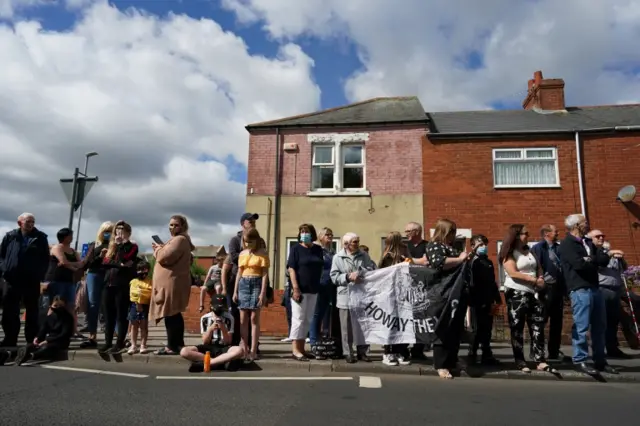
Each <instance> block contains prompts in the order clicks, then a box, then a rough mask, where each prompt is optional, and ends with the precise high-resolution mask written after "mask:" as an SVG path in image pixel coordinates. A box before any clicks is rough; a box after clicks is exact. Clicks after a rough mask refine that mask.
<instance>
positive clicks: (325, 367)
mask: <svg viewBox="0 0 640 426" xmlns="http://www.w3.org/2000/svg"><path fill="white" fill-rule="evenodd" d="M81 323H82V321H81ZM21 336H22V333H21ZM2 337H3V333H2V331H0V339H1V338H2ZM21 338H22V337H21ZM102 340H103V335H102V334H99V335H98V341H102ZM165 340H166V332H165V329H164V325H163V324H162V323H161V324H159V325H158V326H150V327H149V341H148V346H149V348H150V349H153V350H155V349H159V348H161V347H163V346H164V343H165ZM80 342H81V340H73V341H72V343H71V347H70V348H69V351H68V355H67V361H71V362H84V361H90V362H99V363H101V364H104V363H111V364H119V363H125V364H129V363H133V364H137V365H144V364H158V365H165V366H171V365H176V364H177V365H179V366H180V368H181V369H183V371H186V369H187V366H188V362H187V361H185V360H183V359H182V358H180V357H178V356H166V355H165V356H158V355H154V354H147V355H141V354H135V355H127V354H123V355H117V356H111V355H101V354H98V353H97V351H96V350H95V349H93V350H91V349H80V347H79V345H80ZM200 343H201V338H200V335H196V334H187V335H186V336H185V344H186V345H197V344H200ZM526 345H527V344H526ZM260 350H261V354H262V357H261V359H260V360H258V361H256V362H255V363H254V364H252V365H249V366H245V367H243V369H244V370H248V371H271V370H278V369H286V370H287V371H296V372H297V373H305V372H308V373H314V374H328V373H333V374H340V373H345V374H350V373H357V374H373V375H379V374H394V375H407V376H410V375H413V376H436V375H437V373H436V371H435V369H434V368H433V366H432V358H431V353H429V352H427V356H428V360H427V361H417V362H414V363H413V364H412V365H409V366H395V367H392V366H386V365H384V364H382V362H381V360H382V353H383V351H382V347H381V346H377V345H373V346H372V347H371V357H372V359H373V360H374V362H372V363H363V362H358V363H356V364H347V363H346V362H345V361H344V360H327V361H317V360H312V361H310V362H300V361H296V360H293V359H291V345H290V344H289V343H283V342H280V339H276V338H273V337H266V336H265V337H263V338H261V343H260ZM493 351H494V355H495V356H496V358H498V359H499V360H500V361H502V365H501V366H499V367H482V366H479V365H476V366H467V368H466V369H465V370H464V371H462V372H461V376H462V377H468V378H494V379H522V380H549V381H580V382H594V381H600V382H627V383H640V351H634V350H630V349H625V351H626V352H627V353H628V354H630V355H632V356H633V358H632V359H628V360H610V361H609V362H610V364H611V365H613V366H614V367H616V368H618V369H619V371H620V374H618V375H610V374H602V375H601V376H599V377H596V378H594V377H592V376H589V375H586V374H584V373H579V372H577V371H575V370H574V369H573V366H572V364H571V362H570V361H568V362H564V363H556V364H554V367H555V368H557V369H558V370H559V371H560V374H559V375H558V376H555V375H552V374H550V373H544V372H538V371H535V370H534V371H532V373H530V374H526V373H522V372H520V371H519V370H516V369H515V364H514V362H513V353H512V350H511V346H510V345H509V344H508V343H504V342H496V343H494V344H493ZM562 351H563V352H564V353H565V354H566V355H571V352H572V350H571V347H569V346H566V347H563V348H562ZM466 352H467V345H466V344H462V346H461V350H460V356H461V359H463V360H464V356H465V355H466ZM530 367H531V368H535V364H533V363H531V365H530Z"/></svg>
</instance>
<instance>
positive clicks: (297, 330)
mask: <svg viewBox="0 0 640 426" xmlns="http://www.w3.org/2000/svg"><path fill="white" fill-rule="evenodd" d="M317 239H318V234H317V232H316V228H315V227H314V226H313V225H311V224H309V223H303V224H302V225H300V226H299V227H298V241H299V242H300V243H299V244H297V245H295V246H293V247H292V248H291V251H290V253H289V259H288V260H287V270H288V271H289V278H290V280H291V331H290V332H289V338H290V339H291V351H292V356H293V359H295V360H298V361H308V360H309V358H308V357H307V355H306V353H305V350H304V342H305V339H306V337H307V334H308V333H309V327H310V324H311V320H312V319H313V314H314V312H315V309H316V302H317V299H318V290H319V287H320V280H321V279H322V271H323V268H324V253H323V251H322V247H321V246H319V245H318V244H314V243H313V242H314V241H316V240H317Z"/></svg>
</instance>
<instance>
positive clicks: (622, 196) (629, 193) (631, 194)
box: [618, 185, 636, 203]
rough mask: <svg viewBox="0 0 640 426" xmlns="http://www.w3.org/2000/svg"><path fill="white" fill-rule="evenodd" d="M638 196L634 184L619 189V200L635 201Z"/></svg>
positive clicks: (624, 201) (625, 201)
mask: <svg viewBox="0 0 640 426" xmlns="http://www.w3.org/2000/svg"><path fill="white" fill-rule="evenodd" d="M635 196H636V187H635V186H633V185H628V186H625V187H624V188H622V189H621V190H620V191H618V200H620V201H622V202H623V203H628V202H630V201H633V199H634V198H635Z"/></svg>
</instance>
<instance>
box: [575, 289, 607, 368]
mask: <svg viewBox="0 0 640 426" xmlns="http://www.w3.org/2000/svg"><path fill="white" fill-rule="evenodd" d="M569 297H570V298H571V309H572V310H573V327H572V328H571V341H572V343H573V362H574V364H579V363H582V362H585V361H586V360H587V358H588V357H589V343H588V341H587V332H588V331H589V327H591V349H592V351H593V362H594V363H595V364H596V365H598V366H600V365H605V364H606V360H605V355H604V346H605V342H604V337H605V330H606V328H607V316H606V312H605V311H606V310H605V305H604V298H603V297H602V293H601V291H600V289H598V288H581V289H578V290H574V291H572V292H571V293H570V294H569Z"/></svg>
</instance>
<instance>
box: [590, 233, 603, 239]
mask: <svg viewBox="0 0 640 426" xmlns="http://www.w3.org/2000/svg"><path fill="white" fill-rule="evenodd" d="M604 237H605V235H604V234H600V235H594V236H593V238H594V239H595V240H600V239H604Z"/></svg>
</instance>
